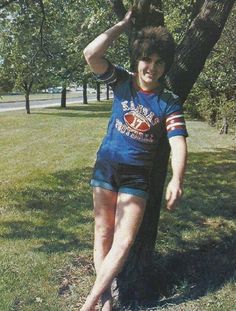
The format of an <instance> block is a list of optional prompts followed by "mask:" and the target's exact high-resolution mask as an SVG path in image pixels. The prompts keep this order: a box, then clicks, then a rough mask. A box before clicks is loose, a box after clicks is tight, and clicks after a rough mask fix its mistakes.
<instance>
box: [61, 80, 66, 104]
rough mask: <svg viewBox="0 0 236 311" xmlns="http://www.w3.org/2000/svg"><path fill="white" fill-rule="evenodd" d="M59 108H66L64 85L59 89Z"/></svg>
mask: <svg viewBox="0 0 236 311" xmlns="http://www.w3.org/2000/svg"><path fill="white" fill-rule="evenodd" d="M61 108H66V86H65V85H64V86H63V87H62V91H61Z"/></svg>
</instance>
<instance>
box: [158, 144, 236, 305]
mask: <svg viewBox="0 0 236 311" xmlns="http://www.w3.org/2000/svg"><path fill="white" fill-rule="evenodd" d="M235 182H236V154H235V151H232V150H220V151H219V152H214V153H210V152H207V153H190V154H189V165H188V168H187V174H186V182H185V196H184V198H183V201H182V204H181V207H180V208H179V209H177V210H176V212H175V213H168V212H166V211H163V212H162V216H161V220H160V226H159V236H158V240H163V239H164V241H165V242H164V243H165V245H164V246H163V247H164V248H165V246H167V249H166V250H165V251H164V252H163V251H161V250H160V252H159V253H156V256H155V263H156V275H155V278H156V279H157V283H158V285H157V287H159V289H158V291H159V293H160V294H161V295H163V296H165V297H166V298H165V299H163V300H162V301H161V302H159V304H158V305H159V306H163V305H165V304H177V305H178V304H181V303H183V302H185V301H187V300H194V299H197V298H199V297H202V296H205V295H207V294H208V293H209V292H214V291H216V290H218V289H220V288H221V287H222V286H224V285H225V284H226V283H227V282H230V281H231V280H235V279H236V222H235V219H236V203H235V202H236V191H235V188H236V187H235ZM157 249H158V242H157ZM166 254H167V255H166ZM154 282H155V281H154Z"/></svg>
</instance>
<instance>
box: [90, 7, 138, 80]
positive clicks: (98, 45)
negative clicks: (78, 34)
mask: <svg viewBox="0 0 236 311" xmlns="http://www.w3.org/2000/svg"><path fill="white" fill-rule="evenodd" d="M131 15H132V11H128V13H127V14H126V15H125V17H124V19H123V20H121V21H120V22H118V23H117V24H115V25H114V26H113V27H111V28H109V29H108V30H106V31H105V32H103V33H102V34H100V35H99V36H98V37H97V38H96V39H94V40H93V41H92V42H90V43H89V44H88V46H87V47H86V48H85V49H84V56H85V59H86V61H87V63H88V65H89V66H90V68H91V70H92V72H94V73H96V74H102V73H104V72H105V71H106V70H107V68H108V62H107V60H106V59H105V57H104V55H105V53H106V51H107V49H108V48H109V47H110V46H111V44H112V42H113V41H115V40H116V39H117V38H118V37H119V36H120V35H121V34H122V33H123V32H125V31H126V30H127V29H128V28H129V26H130V23H131Z"/></svg>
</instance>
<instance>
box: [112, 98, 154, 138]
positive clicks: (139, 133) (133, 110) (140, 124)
mask: <svg viewBox="0 0 236 311" xmlns="http://www.w3.org/2000/svg"><path fill="white" fill-rule="evenodd" d="M121 107H122V110H123V112H124V115H123V121H124V122H122V121H120V120H119V119H118V118H117V119H116V125H115V127H116V129H117V130H118V131H119V132H120V133H121V134H123V135H126V136H129V137H131V138H132V139H134V140H138V141H142V142H148V143H153V142H154V141H155V137H154V135H153V133H152V129H153V127H154V126H155V125H157V124H158V123H160V119H159V118H158V117H157V116H156V115H155V114H154V113H153V112H152V111H151V110H150V109H149V108H147V107H145V106H143V105H141V104H138V105H137V106H135V104H134V102H133V101H130V102H128V101H123V102H121Z"/></svg>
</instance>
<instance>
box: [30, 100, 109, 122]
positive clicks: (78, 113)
mask: <svg viewBox="0 0 236 311" xmlns="http://www.w3.org/2000/svg"><path fill="white" fill-rule="evenodd" d="M49 111H53V112H49ZM32 114H43V115H53V116H59V117H73V118H108V117H109V116H110V114H111V102H110V101H109V102H100V103H96V104H86V105H83V106H69V107H66V108H61V107H48V108H46V109H44V110H43V112H32Z"/></svg>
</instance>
